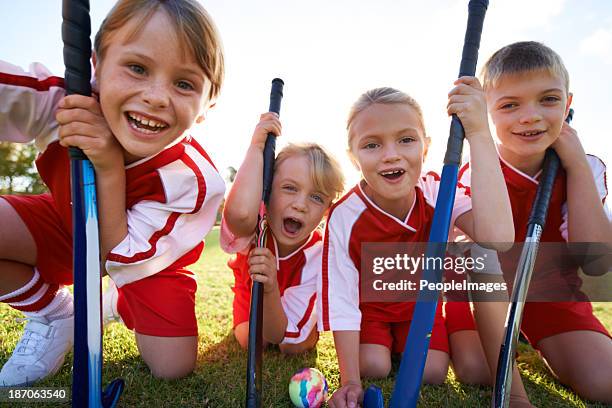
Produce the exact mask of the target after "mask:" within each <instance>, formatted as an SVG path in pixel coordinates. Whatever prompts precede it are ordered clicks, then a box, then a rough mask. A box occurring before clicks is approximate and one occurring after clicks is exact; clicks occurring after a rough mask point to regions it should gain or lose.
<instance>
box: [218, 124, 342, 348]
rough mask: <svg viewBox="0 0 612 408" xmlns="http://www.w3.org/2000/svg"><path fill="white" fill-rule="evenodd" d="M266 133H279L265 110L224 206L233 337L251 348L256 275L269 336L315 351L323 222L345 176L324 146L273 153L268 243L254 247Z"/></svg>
mask: <svg viewBox="0 0 612 408" xmlns="http://www.w3.org/2000/svg"><path fill="white" fill-rule="evenodd" d="M268 133H274V134H275V135H280V133H281V124H280V121H279V119H278V116H277V115H276V114H275V113H265V114H263V115H261V120H260V122H259V124H258V125H257V127H256V128H255V132H254V133H253V138H252V141H251V146H250V147H249V150H248V151H247V154H246V157H245V159H244V161H243V163H242V165H241V166H240V169H239V170H238V173H237V175H236V179H235V180H234V184H233V187H232V189H231V190H230V192H229V195H228V197H227V201H226V203H225V208H224V211H223V219H222V224H221V238H220V241H221V242H220V243H221V247H222V248H223V250H224V251H226V252H229V253H236V256H235V257H234V258H232V259H231V260H230V261H229V263H228V266H229V267H230V268H232V270H233V271H234V278H235V285H234V287H233V291H234V302H233V313H234V335H235V336H236V339H237V340H238V342H239V343H240V345H241V346H242V347H243V348H246V346H247V339H248V333H249V322H248V320H249V307H250V303H251V280H254V281H257V282H261V283H262V284H263V287H264V289H263V292H264V297H263V299H264V300H263V302H264V306H263V307H264V313H263V339H264V341H265V342H268V343H274V344H279V347H280V350H281V352H283V353H288V354H295V353H302V352H304V351H307V350H310V349H312V348H313V347H314V346H315V344H316V342H317V340H318V332H317V330H316V321H317V317H316V312H315V299H316V285H317V277H318V275H319V272H320V270H321V251H322V246H323V245H322V242H321V232H320V231H319V230H318V227H319V225H320V224H321V220H322V219H323V216H324V215H325V214H326V213H327V211H328V209H329V207H330V205H331V204H332V202H333V201H334V200H335V199H336V197H338V195H339V194H341V193H342V190H343V188H344V179H343V176H342V173H341V170H340V167H339V165H338V163H337V162H336V160H335V159H334V158H333V157H332V156H331V155H330V154H329V153H327V152H326V151H325V150H324V149H323V148H321V147H320V146H319V145H316V144H289V145H288V146H286V147H285V148H283V149H282V150H281V151H280V153H279V154H278V157H277V158H276V163H275V168H274V178H273V182H272V190H271V192H270V202H269V204H268V208H267V224H268V229H267V234H268V239H267V248H256V247H255V246H254V236H255V227H256V224H257V216H258V213H259V206H260V203H261V195H262V188H263V186H262V174H263V149H264V144H265V141H266V137H267V134H268Z"/></svg>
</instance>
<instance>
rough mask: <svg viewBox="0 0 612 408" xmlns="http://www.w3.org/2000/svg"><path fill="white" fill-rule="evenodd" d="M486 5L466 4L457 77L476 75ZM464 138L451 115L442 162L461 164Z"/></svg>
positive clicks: (484, 0)
mask: <svg viewBox="0 0 612 408" xmlns="http://www.w3.org/2000/svg"><path fill="white" fill-rule="evenodd" d="M488 6H489V1H488V0H470V3H469V4H468V23H467V28H466V30H465V40H464V41H463V53H462V55H461V65H460V66H459V77H463V76H474V75H476V64H477V63H478V49H479V48H480V37H481V34H482V26H483V24H484V18H485V14H486V12H487V7H488ZM464 138H465V131H464V130H463V125H462V124H461V121H460V120H459V118H458V117H457V115H453V116H452V121H451V127H450V134H449V137H448V142H447V145H446V154H445V156H444V164H456V165H457V166H459V164H461V151H462V150H463V139H464Z"/></svg>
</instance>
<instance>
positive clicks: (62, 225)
mask: <svg viewBox="0 0 612 408" xmlns="http://www.w3.org/2000/svg"><path fill="white" fill-rule="evenodd" d="M30 69H31V73H26V72H24V71H22V70H21V69H20V68H18V67H15V66H13V65H10V64H7V63H4V62H0V136H1V137H2V139H4V140H9V141H18V142H27V141H30V140H34V142H35V144H36V147H37V148H38V149H39V150H40V152H41V153H40V155H39V157H38V158H37V160H36V166H37V168H38V171H39V173H40V175H41V177H42V179H43V180H44V182H45V184H46V185H47V187H48V188H49V191H50V193H49V194H42V195H37V196H4V197H3V198H4V199H5V200H7V201H8V202H9V203H10V204H11V205H12V206H13V207H14V208H15V210H16V211H17V212H18V213H19V215H20V217H21V218H22V220H23V221H24V223H25V224H26V226H27V227H28V229H29V231H30V233H31V234H32V236H33V238H34V240H35V242H36V246H37V253H38V258H37V265H36V269H37V270H38V272H39V273H40V277H41V280H42V281H44V282H45V283H47V284H50V285H55V286H57V285H68V284H71V283H72V216H71V201H70V176H69V174H70V173H69V169H70V162H69V157H68V152H67V149H66V148H64V147H62V146H60V144H59V140H58V131H59V126H58V124H57V122H56V120H55V113H56V109H57V104H58V102H59V101H60V99H61V98H62V97H63V96H64V95H65V92H64V89H63V80H62V79H61V78H58V77H54V76H52V75H51V74H50V73H49V72H48V71H47V70H46V69H45V68H44V67H43V66H42V65H40V64H32V65H31V67H30ZM125 171H126V192H125V194H126V210H127V223H128V234H127V236H126V237H125V238H124V239H123V241H121V242H120V243H119V244H118V245H117V246H116V247H115V248H113V249H112V250H111V251H110V253H109V254H108V256H107V259H106V260H105V263H104V266H105V269H106V271H107V272H108V274H109V275H110V276H111V277H112V279H113V280H114V282H115V283H116V285H117V287H118V291H119V299H118V305H117V307H118V311H119V313H120V315H121V317H122V319H123V321H124V322H125V323H126V325H127V326H128V327H129V328H131V329H135V330H136V331H137V332H138V333H142V334H146V335H152V336H172V337H174V336H195V335H197V323H196V319H195V309H194V307H195V291H196V286H197V285H196V281H195V276H194V274H193V273H192V272H191V271H189V270H188V269H186V268H187V266H189V265H191V264H193V263H194V262H196V261H197V260H198V258H199V256H200V254H201V252H202V249H203V246H204V244H203V238H204V236H205V235H206V234H207V233H208V231H209V230H210V229H211V227H212V225H213V223H214V221H215V217H216V213H217V208H218V206H219V204H220V202H221V200H222V198H223V193H224V190H225V185H224V182H223V179H222V178H221V176H220V175H219V174H218V172H217V170H216V169H215V167H214V165H213V163H212V161H211V160H210V158H209V157H208V155H207V154H206V152H205V151H204V149H202V147H201V146H200V145H199V144H198V143H197V142H196V141H195V140H194V139H192V138H190V137H185V138H184V139H182V140H179V141H178V142H177V143H176V144H174V145H172V146H171V147H168V148H166V149H165V150H163V151H161V152H160V153H158V154H156V155H154V156H151V157H147V158H144V159H141V160H139V161H137V162H135V163H131V164H130V165H128V166H126V169H125ZM22 297H23V295H22ZM7 303H9V304H10V303H11V302H10V301H7ZM39 303H40V302H39ZM40 306H41V305H36V307H40ZM30 307H32V305H30Z"/></svg>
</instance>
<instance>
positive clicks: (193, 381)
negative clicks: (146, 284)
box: [0, 230, 612, 408]
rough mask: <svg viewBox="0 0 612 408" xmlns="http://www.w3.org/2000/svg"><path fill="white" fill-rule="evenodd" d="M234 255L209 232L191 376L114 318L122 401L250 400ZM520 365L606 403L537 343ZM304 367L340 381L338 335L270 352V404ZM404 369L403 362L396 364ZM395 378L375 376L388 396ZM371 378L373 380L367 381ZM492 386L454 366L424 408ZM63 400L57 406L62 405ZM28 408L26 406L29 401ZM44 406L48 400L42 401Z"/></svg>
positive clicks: (561, 391)
mask: <svg viewBox="0 0 612 408" xmlns="http://www.w3.org/2000/svg"><path fill="white" fill-rule="evenodd" d="M227 259H228V256H227V255H225V254H224V253H223V252H222V251H221V250H220V249H219V246H218V231H217V230H215V231H213V232H212V233H211V234H210V235H209V237H208V238H207V249H206V250H205V252H204V255H203V256H202V258H201V260H200V261H199V262H198V264H197V265H196V266H195V270H196V271H197V272H198V276H199V282H198V283H199V290H198V298H197V299H198V302H197V317H198V322H199V330H200V341H199V354H198V365H197V368H196V370H195V372H194V373H193V374H192V375H190V376H189V377H187V378H185V379H182V380H178V381H173V382H165V381H160V380H156V379H155V378H153V377H152V376H151V375H150V373H149V371H148V369H147V367H146V365H145V364H144V363H143V361H142V360H141V359H140V357H139V355H138V350H137V349H136V344H135V341H134V336H133V334H132V333H131V332H130V331H128V330H127V329H126V328H125V327H123V326H122V325H121V324H113V325H111V326H110V327H108V329H107V330H106V332H105V335H104V383H106V382H108V381H109V380H110V379H112V378H117V377H121V378H123V379H124V380H125V381H126V390H125V392H124V394H123V396H122V398H121V402H120V406H122V407H155V408H162V407H240V406H242V405H243V401H244V393H245V385H244V377H245V370H246V353H245V352H244V351H242V350H241V349H240V348H239V346H238V343H237V342H236V341H235V340H234V337H233V335H232V331H231V328H232V317H231V316H232V313H231V302H232V292H231V289H230V287H231V285H232V283H233V275H232V273H231V271H230V270H229V269H228V268H227V266H226V262H227ZM595 310H596V314H597V315H598V316H599V317H600V318H601V319H602V320H603V321H604V324H605V325H606V327H608V328H611V327H612V304H610V303H607V304H604V303H600V304H596V305H595ZM17 317H19V315H18V314H17V313H14V312H13V311H11V310H10V309H9V308H8V307H6V306H5V305H0V321H2V324H1V325H0V362H4V361H6V359H8V358H9V356H10V353H11V352H12V350H13V347H14V346H15V343H16V342H17V340H18V337H19V335H20V333H21V327H22V325H23V323H18V322H15V318H17ZM521 350H522V353H521V356H520V358H519V368H520V370H521V372H522V374H523V379H524V382H525V384H526V386H527V390H528V392H529V395H530V397H531V401H532V402H533V403H534V404H535V405H536V406H538V407H602V406H603V405H599V404H591V403H588V402H585V401H583V400H581V399H580V398H578V397H577V396H576V395H575V394H573V393H572V392H571V391H569V390H568V389H567V388H565V387H563V386H562V385H560V384H559V383H557V382H556V381H555V380H554V379H553V378H552V376H551V375H550V374H549V372H548V371H547V369H546V367H545V366H544V364H543V362H542V361H541V360H540V359H539V358H538V356H537V354H536V353H535V352H534V351H533V349H531V348H529V347H527V346H525V345H521ZM71 365H72V356H71V355H70V356H69V357H68V358H67V359H66V362H65V364H64V366H63V367H62V369H61V371H60V372H59V373H58V375H56V376H55V377H53V378H51V379H47V380H46V381H44V382H42V383H40V384H39V385H40V386H49V387H50V386H62V387H69V386H70V384H71ZM301 367H317V368H319V369H320V370H321V371H322V372H323V373H324V374H325V376H326V377H327V381H328V382H329V386H330V391H333V390H335V389H336V388H337V387H338V381H339V373H338V366H337V363H336V356H335V352H334V347H333V340H332V337H331V335H330V334H328V333H326V334H324V335H323V336H322V338H321V340H320V341H319V343H318V346H317V348H316V350H314V351H311V352H310V353H308V354H306V355H303V356H299V357H285V356H283V355H281V354H280V353H279V352H278V349H275V348H270V349H269V350H267V351H266V353H265V354H264V380H263V381H264V404H263V406H265V407H289V406H291V402H290V400H289V397H288V393H287V385H288V381H289V378H290V377H291V375H292V374H293V372H295V371H297V370H298V369H299V368H301ZM395 368H397V366H396V367H395ZM393 381H394V378H393V377H391V378H389V379H387V380H384V381H375V382H374V383H376V384H378V385H379V386H381V387H382V388H383V390H384V392H385V397H386V398H388V397H389V395H390V393H391V391H392V388H393ZM368 383H369V381H368V380H365V381H364V384H368ZM490 398H491V389H490V388H486V387H482V388H479V387H471V386H466V385H462V384H460V383H458V382H457V381H455V378H454V375H453V373H452V370H449V375H448V378H447V381H446V383H445V384H444V385H442V386H425V387H424V388H423V390H422V397H421V402H420V404H419V407H436V408H439V407H488V406H489V401H490ZM56 405H57V404H56ZM22 406H24V405H22ZM36 406H43V405H42V404H37V405H36Z"/></svg>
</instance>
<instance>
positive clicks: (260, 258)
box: [249, 255, 269, 266]
mask: <svg viewBox="0 0 612 408" xmlns="http://www.w3.org/2000/svg"><path fill="white" fill-rule="evenodd" d="M268 263H269V262H268V258H267V257H266V256H264V255H255V256H251V257H250V258H249V266H255V265H267V264H268Z"/></svg>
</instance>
